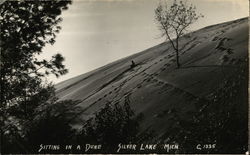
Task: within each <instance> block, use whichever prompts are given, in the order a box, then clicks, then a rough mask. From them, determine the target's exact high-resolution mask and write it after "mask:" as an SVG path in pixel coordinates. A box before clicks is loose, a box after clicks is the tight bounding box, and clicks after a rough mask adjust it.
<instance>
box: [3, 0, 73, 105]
mask: <svg viewBox="0 0 250 155" xmlns="http://www.w3.org/2000/svg"><path fill="white" fill-rule="evenodd" d="M69 3H70V1H5V2H4V3H2V4H1V5H0V14H1V18H0V27H1V37H0V44H1V55H0V62H1V64H0V65H1V67H0V69H1V89H0V94H1V109H6V108H9V107H11V106H16V105H18V106H19V104H20V103H23V102H26V103H27V102H29V100H30V99H31V98H32V97H33V96H34V95H37V94H39V93H40V91H42V90H41V88H43V84H42V77H46V75H48V74H54V75H56V76H60V75H63V74H65V73H67V69H65V66H64V65H63V64H62V62H63V61H64V58H63V57H62V55H61V54H56V55H54V56H53V57H52V59H51V60H49V61H48V60H38V59H37V58H36V57H35V56H36V55H38V54H40V53H41V52H42V49H43V47H44V46H45V44H53V43H54V42H55V37H56V33H58V32H59V30H60V29H61V27H60V26H58V24H59V23H60V22H61V21H62V18H60V17H59V16H60V14H61V12H62V10H65V9H67V5H68V4H69ZM21 107H23V106H19V108H21ZM24 107H25V106H24Z"/></svg>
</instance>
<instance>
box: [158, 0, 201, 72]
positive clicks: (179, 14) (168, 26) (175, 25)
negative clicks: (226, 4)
mask: <svg viewBox="0 0 250 155" xmlns="http://www.w3.org/2000/svg"><path fill="white" fill-rule="evenodd" d="M200 17H203V15H201V14H200V15H198V14H197V13H196V7H195V6H194V5H192V4H190V5H188V4H187V3H186V2H185V3H183V2H182V1H179V2H177V1H176V0H174V2H173V4H172V5H171V6H170V7H169V5H167V3H164V5H163V4H162V3H159V5H158V6H157V8H156V9H155V19H156V21H157V23H158V24H159V29H160V30H161V32H162V37H166V41H168V40H169V41H170V43H171V45H172V47H173V49H174V50H175V53H176V63H177V68H179V67H180V62H179V52H180V49H181V48H180V47H179V46H180V45H179V41H180V37H181V36H183V35H184V34H185V33H186V31H187V29H188V28H189V26H190V25H191V24H193V23H194V22H196V21H197V20H198V19H199V18H200Z"/></svg>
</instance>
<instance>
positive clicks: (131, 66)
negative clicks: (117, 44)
mask: <svg viewBox="0 0 250 155" xmlns="http://www.w3.org/2000/svg"><path fill="white" fill-rule="evenodd" d="M131 63H132V64H131V65H130V68H133V67H135V62H134V61H133V60H132V61H131Z"/></svg>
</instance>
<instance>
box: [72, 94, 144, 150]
mask: <svg viewBox="0 0 250 155" xmlns="http://www.w3.org/2000/svg"><path fill="white" fill-rule="evenodd" d="M138 129H139V124H138V121H137V119H136V118H134V112H133V111H132V109H131V107H130V105H129V100H128V99H126V100H125V103H124V105H120V104H119V103H117V104H115V105H111V104H110V103H107V104H106V105H105V107H104V108H103V109H101V110H100V111H99V112H98V113H97V114H96V115H95V117H94V118H93V119H90V120H88V121H87V122H86V123H85V125H84V127H83V129H82V131H81V133H80V134H79V135H78V137H77V139H78V143H92V144H102V145H103V146H104V148H105V150H104V151H106V152H109V153H110V152H115V151H116V150H115V149H114V148H117V145H118V144H119V143H123V144H129V143H131V142H132V143H136V141H137V134H138Z"/></svg>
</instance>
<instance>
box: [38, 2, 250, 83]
mask: <svg viewBox="0 0 250 155" xmlns="http://www.w3.org/2000/svg"><path fill="white" fill-rule="evenodd" d="M188 2H191V3H193V4H194V5H195V6H196V7H197V10H198V12H200V13H202V14H203V15H204V16H205V17H204V18H203V19H200V20H199V21H198V22H197V23H196V24H195V25H193V26H192V30H196V29H199V28H202V27H205V26H208V25H212V24H217V23H221V22H225V21H230V20H234V19H238V18H242V17H246V16H248V13H249V4H248V0H188ZM158 3H159V0H75V1H73V3H72V5H70V7H69V9H68V10H67V11H65V12H64V13H63V14H62V17H63V22H62V23H61V24H60V25H61V26H62V30H61V32H60V33H59V34H58V35H57V38H56V43H55V44H54V45H53V46H46V47H45V48H44V53H43V54H42V57H45V58H49V57H50V56H52V55H53V54H55V53H58V52H59V53H61V54H62V55H63V56H64V57H65V58H66V61H65V65H66V66H67V68H68V69H69V73H68V74H67V75H64V76H62V77H60V78H59V79H56V78H54V77H51V78H50V80H53V81H54V82H55V83H57V82H60V81H63V80H66V79H68V78H71V77H74V76H77V75H80V74H83V73H86V72H88V71H91V70H93V69H95V68H98V67H101V66H103V65H105V64H108V63H110V62H112V61H115V60H117V59H120V58H123V57H125V56H128V55H131V54H134V53H137V52H140V51H143V50H145V49H147V48H150V47H152V46H155V45H157V44H159V43H161V42H163V39H159V34H160V32H159V30H158V29H157V25H156V24H155V20H154V9H155V8H156V6H157V4H158Z"/></svg>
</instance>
